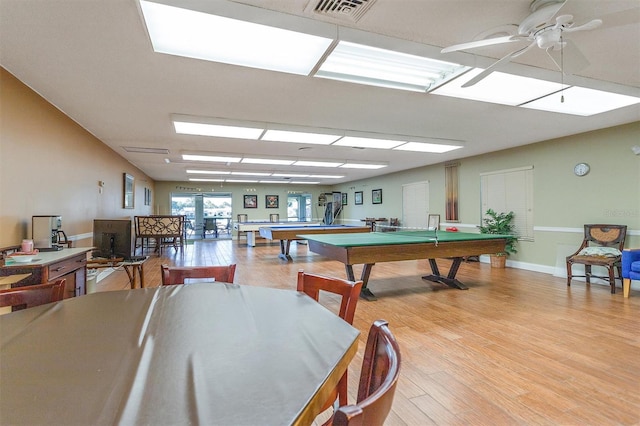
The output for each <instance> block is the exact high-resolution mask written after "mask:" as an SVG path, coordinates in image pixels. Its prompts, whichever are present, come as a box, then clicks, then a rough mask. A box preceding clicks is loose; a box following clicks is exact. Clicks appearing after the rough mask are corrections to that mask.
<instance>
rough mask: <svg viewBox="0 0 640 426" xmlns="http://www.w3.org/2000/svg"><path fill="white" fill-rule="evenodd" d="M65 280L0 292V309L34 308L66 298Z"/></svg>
mask: <svg viewBox="0 0 640 426" xmlns="http://www.w3.org/2000/svg"><path fill="white" fill-rule="evenodd" d="M65 282H66V280H65V279H64V278H62V279H59V280H56V281H54V282H51V283H47V284H37V285H27V286H22V287H14V288H8V289H6V290H0V308H4V307H7V306H11V307H12V309H11V310H12V311H19V310H22V309H27V308H32V307H34V306H39V305H44V304H46V303H52V302H58V301H60V300H62V299H63V298H64V286H65Z"/></svg>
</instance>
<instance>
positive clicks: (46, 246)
mask: <svg viewBox="0 0 640 426" xmlns="http://www.w3.org/2000/svg"><path fill="white" fill-rule="evenodd" d="M60 228H62V216H32V217H31V236H32V238H33V245H34V247H35V248H37V249H38V250H40V251H56V250H62V247H63V244H64V245H67V235H66V234H65V233H64V231H63V230H62V229H60Z"/></svg>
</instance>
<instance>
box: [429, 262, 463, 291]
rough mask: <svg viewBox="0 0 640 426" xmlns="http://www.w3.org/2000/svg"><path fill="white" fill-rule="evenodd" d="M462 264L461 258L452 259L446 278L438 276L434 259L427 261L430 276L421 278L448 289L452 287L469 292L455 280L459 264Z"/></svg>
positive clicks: (438, 272)
mask: <svg viewBox="0 0 640 426" xmlns="http://www.w3.org/2000/svg"><path fill="white" fill-rule="evenodd" d="M461 263H462V258H461V257H454V258H453V263H452V264H451V268H449V273H448V274H447V276H446V277H443V276H442V275H440V271H439V270H438V264H437V263H436V260H435V259H429V265H430V266H431V272H432V274H431V275H425V276H424V277H422V279H423V280H428V281H433V282H437V283H443V284H446V285H448V286H449V287H454V288H457V289H460V290H469V287H467V286H466V285H464V284H462V283H461V282H460V281H458V280H457V279H456V274H457V273H458V268H460V264H461Z"/></svg>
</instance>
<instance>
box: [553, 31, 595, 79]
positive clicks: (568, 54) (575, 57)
mask: <svg viewBox="0 0 640 426" xmlns="http://www.w3.org/2000/svg"><path fill="white" fill-rule="evenodd" d="M562 49H563V50H564V53H562V52H561V51H560V50H555V49H547V54H548V55H549V57H550V58H551V60H552V61H553V62H554V63H555V64H556V66H557V67H558V70H560V71H562V72H563V73H564V74H575V73H577V72H579V71H581V70H583V69H585V68H586V67H588V66H589V65H590V62H589V60H588V59H587V57H586V56H584V54H583V53H582V51H581V50H580V49H578V46H577V45H576V44H575V43H574V42H573V41H571V40H567V39H564V47H563V48H562ZM561 54H563V55H564V58H561V57H560V56H561ZM563 65H564V66H563ZM563 68H564V69H563Z"/></svg>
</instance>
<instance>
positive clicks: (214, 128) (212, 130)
mask: <svg viewBox="0 0 640 426" xmlns="http://www.w3.org/2000/svg"><path fill="white" fill-rule="evenodd" d="M173 125H174V127H175V129H176V133H180V134H183V135H197V136H214V137H218V138H237V139H256V140H257V139H258V138H259V137H260V135H261V134H262V132H264V130H263V129H258V128H252V127H240V126H222V125H219V124H206V123H188V122H184V121H174V122H173Z"/></svg>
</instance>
